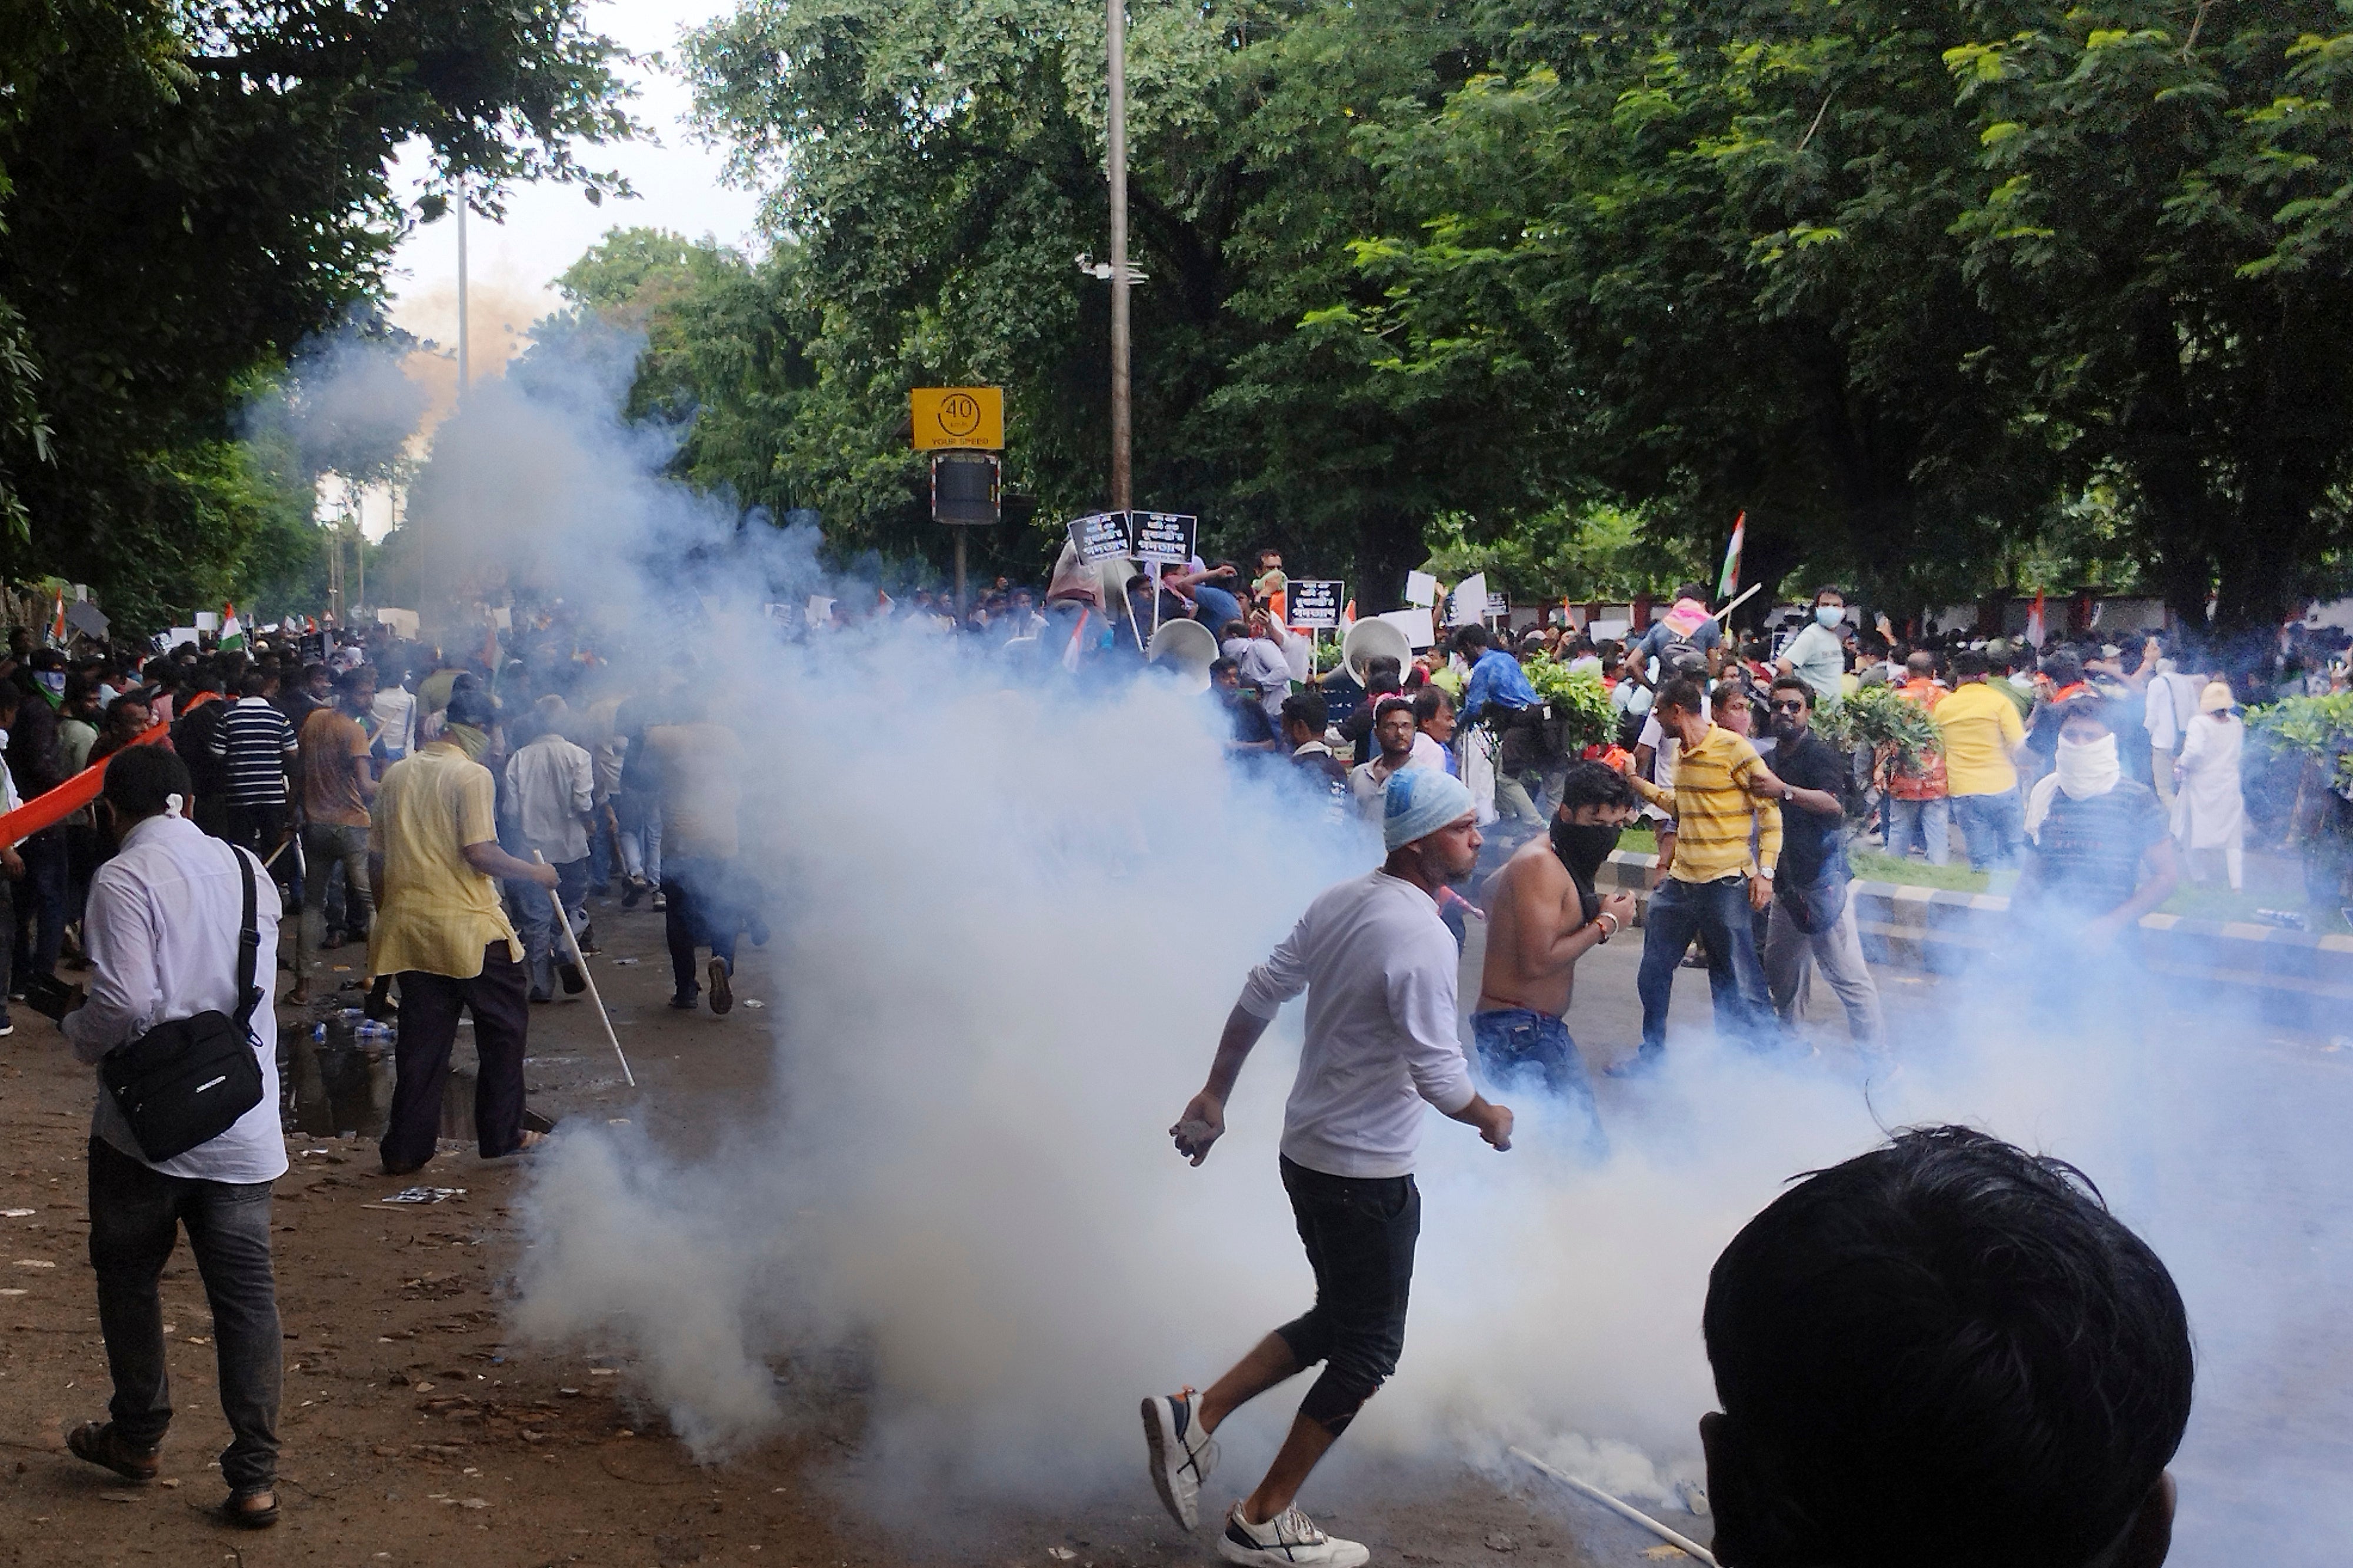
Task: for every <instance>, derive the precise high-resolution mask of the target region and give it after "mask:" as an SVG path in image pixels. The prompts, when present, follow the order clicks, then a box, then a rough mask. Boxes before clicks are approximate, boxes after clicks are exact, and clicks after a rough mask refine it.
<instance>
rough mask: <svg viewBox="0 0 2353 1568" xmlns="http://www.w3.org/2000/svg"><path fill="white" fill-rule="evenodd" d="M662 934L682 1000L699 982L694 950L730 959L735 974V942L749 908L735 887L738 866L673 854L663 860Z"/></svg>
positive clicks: (698, 986)
mask: <svg viewBox="0 0 2353 1568" xmlns="http://www.w3.org/2000/svg"><path fill="white" fill-rule="evenodd" d="M661 889H662V935H663V936H664V937H666V938H668V939H669V942H670V980H671V982H672V984H673V985H674V986H675V988H676V990H677V993H678V994H679V995H681V996H692V995H694V994H697V993H699V992H700V991H701V990H702V986H700V985H698V984H695V978H694V950H695V949H696V948H698V947H707V948H709V949H710V950H711V956H712V957H713V958H723V959H725V960H726V961H727V973H730V974H733V973H735V938H736V935H737V933H738V932H740V931H743V929H744V908H743V902H742V899H741V897H740V893H739V889H737V887H736V883H735V862H734V861H733V860H719V859H713V858H710V857H708V856H702V855H673V856H670V858H668V859H666V860H664V861H663V862H662V877H661Z"/></svg>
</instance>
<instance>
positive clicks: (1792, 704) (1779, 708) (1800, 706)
mask: <svg viewBox="0 0 2353 1568" xmlns="http://www.w3.org/2000/svg"><path fill="white" fill-rule="evenodd" d="M1772 707H1773V711H1774V712H1776V713H1803V712H1804V711H1805V710H1806V705H1805V703H1804V702H1802V701H1799V700H1795V699H1793V700H1789V701H1787V702H1776V703H1774V704H1773V705H1772Z"/></svg>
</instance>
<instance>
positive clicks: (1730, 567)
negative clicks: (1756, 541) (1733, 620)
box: [1715, 511, 1748, 599]
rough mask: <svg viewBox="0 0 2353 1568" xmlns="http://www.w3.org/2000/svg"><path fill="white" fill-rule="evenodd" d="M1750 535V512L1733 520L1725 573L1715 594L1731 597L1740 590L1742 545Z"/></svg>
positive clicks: (1725, 552) (1725, 560)
mask: <svg viewBox="0 0 2353 1568" xmlns="http://www.w3.org/2000/svg"><path fill="white" fill-rule="evenodd" d="M1747 537H1748V514H1747V512H1746V511H1743V512H1742V513H1741V514H1740V515H1739V516H1738V517H1736V518H1734V519H1733V520H1732V542H1731V543H1729V544H1727V545H1725V547H1724V575H1723V576H1721V577H1719V578H1718V579H1716V584H1715V596H1716V597H1717V598H1719V599H1729V598H1731V597H1732V596H1733V595H1735V594H1737V593H1739V592H1740V546H1741V543H1742V542H1744V541H1745V540H1746V539H1747Z"/></svg>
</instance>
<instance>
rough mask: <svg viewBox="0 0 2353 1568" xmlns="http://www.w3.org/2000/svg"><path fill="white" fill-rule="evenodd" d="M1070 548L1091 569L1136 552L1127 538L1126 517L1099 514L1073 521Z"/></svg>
mask: <svg viewBox="0 0 2353 1568" xmlns="http://www.w3.org/2000/svg"><path fill="white" fill-rule="evenodd" d="M1070 532H1071V546H1072V548H1074V549H1076V550H1077V551H1078V552H1079V559H1080V560H1081V561H1082V562H1083V563H1086V564H1087V565H1089V566H1092V565H1093V564H1094V563H1096V562H1098V561H1110V560H1113V559H1115V558H1117V557H1119V556H1123V555H1126V554H1130V553H1132V552H1133V548H1134V547H1133V546H1132V545H1131V543H1130V542H1129V541H1128V537H1127V513H1125V512H1124V511H1099V512H1094V513H1092V514H1091V515H1089V516H1086V517H1074V518H1072V519H1071V528H1070Z"/></svg>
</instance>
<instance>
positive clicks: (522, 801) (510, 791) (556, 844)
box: [507, 730, 596, 866]
mask: <svg viewBox="0 0 2353 1568" xmlns="http://www.w3.org/2000/svg"><path fill="white" fill-rule="evenodd" d="M507 803H508V805H509V807H510V808H511V809H512V811H513V813H514V816H515V822H516V824H517V825H518V826H521V827H522V837H523V841H524V842H525V843H527V844H529V845H530V846H531V847H533V849H536V850H538V851H539V852H540V853H541V854H542V855H544V856H546V857H547V863H548V864H549V865H551V866H565V865H569V864H571V863H572V862H573V861H575V860H577V859H579V858H582V857H583V856H585V855H586V854H587V853H588V826H587V822H586V817H587V815H588V811H589V808H590V806H592V805H594V804H595V803H596V768H595V764H593V763H590V762H589V760H588V753H587V752H585V751H583V750H582V749H581V748H579V747H578V746H575V745H574V744H573V743H572V742H569V741H567V740H565V738H564V737H563V736H561V735H559V734H557V733H555V732H554V731H552V730H551V731H548V732H547V733H545V734H543V735H541V736H539V737H538V738H536V739H535V740H533V742H531V743H530V744H528V745H526V746H524V747H523V748H522V750H520V751H518V752H515V754H514V755H513V756H512V757H509V758H508V759H507Z"/></svg>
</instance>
